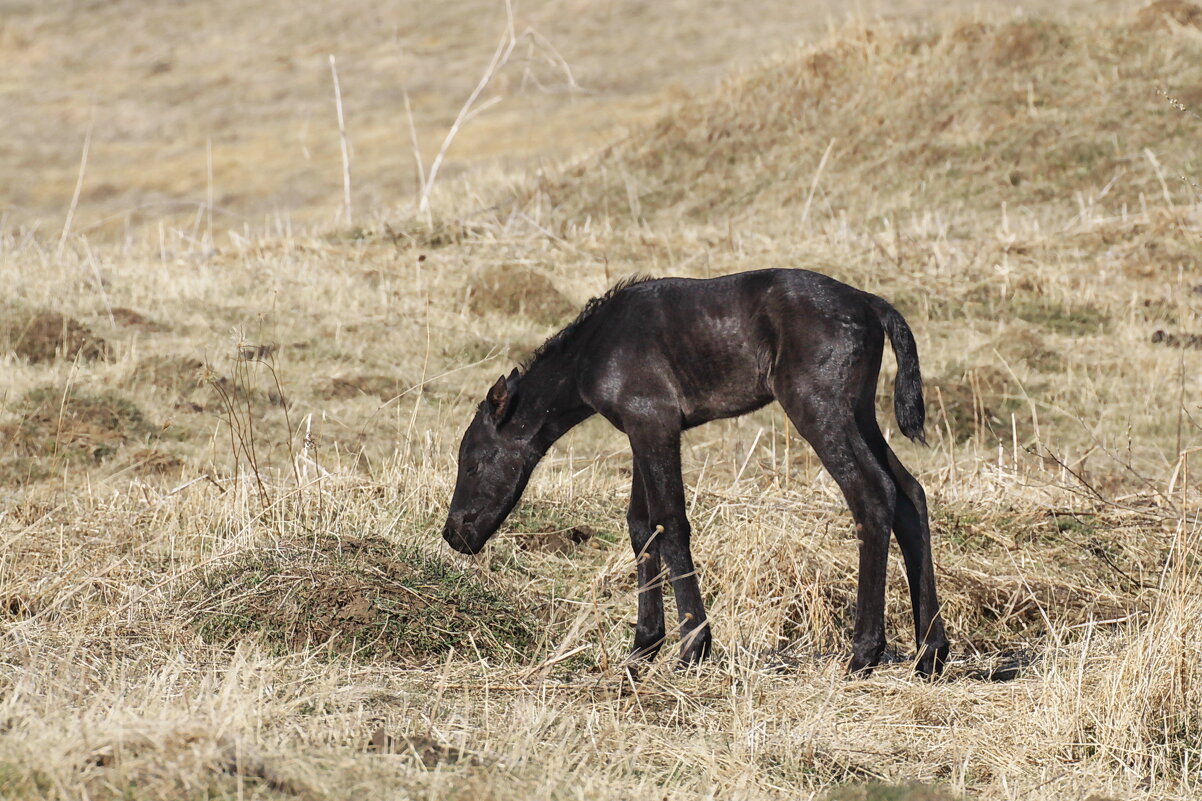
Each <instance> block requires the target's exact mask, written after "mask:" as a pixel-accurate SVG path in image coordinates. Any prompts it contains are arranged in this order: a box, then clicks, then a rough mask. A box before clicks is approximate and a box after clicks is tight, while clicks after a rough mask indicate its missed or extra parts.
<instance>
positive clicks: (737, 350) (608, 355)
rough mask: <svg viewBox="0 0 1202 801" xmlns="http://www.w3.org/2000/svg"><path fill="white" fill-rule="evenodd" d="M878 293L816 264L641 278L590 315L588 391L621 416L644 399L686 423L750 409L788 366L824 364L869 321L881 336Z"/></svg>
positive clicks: (584, 376) (607, 411)
mask: <svg viewBox="0 0 1202 801" xmlns="http://www.w3.org/2000/svg"><path fill="white" fill-rule="evenodd" d="M870 297H871V296H870V295H867V293H864V292H861V291H860V290H858V289H855V288H853V287H850V286H848V285H846V284H843V283H840V282H839V281H836V280H834V279H832V278H829V277H827V276H824V275H820V274H818V273H813V272H810V271H808V270H758V271H754V272H747V273H739V274H737V275H728V276H721V277H718V278H708V279H692V278H664V279H657V280H651V281H644V282H640V283H637V284H634V285H632V286H629V287H627V288H626V289H624V290H622V291H620V292H619V293H617V294H616V295H614V297H613V298H612V299H611V300H610V301H609V302H608V303H607V304H606V305H605V307H604V308H603V309H602V310H601V313H599V314H598V315H596V317H595V318H594V319H592V320H590V321H589V327H590V329H591V330H590V331H589V332H588V337H587V342H588V346H587V349H586V351H585V352H584V353H582V354H581V362H580V378H581V381H582V386H581V389H582V394H583V395H584V397H585V399H586V400H588V401H589V402H590V405H592V406H593V408H595V409H597V411H599V412H601V413H602V414H603V415H605V416H606V417H608V418H610V419H611V420H614V419H615V416H616V415H617V410H619V409H621V410H630V409H631V408H640V407H642V408H647V407H654V408H655V410H656V413H658V414H667V413H670V412H676V413H678V414H679V416H680V420H681V422H682V424H683V425H684V426H685V427H689V426H694V425H700V424H701V423H704V422H707V421H709V420H715V419H718V418H722V417H734V416H738V415H741V414H746V413H747V412H750V411H753V410H755V409H758V408H760V407H761V406H763V405H765V404H767V403H768V402H770V401H771V400H772V399H773V398H774V397H775V393H774V388H773V384H774V379H775V378H776V376H777V375H778V374H779V373H780V372H781V371H782V370H789V371H795V370H798V369H804V368H805V366H806V365H818V364H820V363H821V362H822V361H823V359H824V358H826V356H827V355H828V354H829V353H830V352H831V351H832V349H838V348H841V347H847V346H848V345H847V343H850V342H862V341H863V340H864V333H865V329H866V327H871V326H873V325H875V326H876V328H877V330H878V334H877V336H876V339H877V340H879V339H880V334H879V328H880V326H879V323H878V322H877V321H876V317H875V315H874V314H873V312H872V310H871V308H870V306H869V305H868V301H867V299H868V298H870ZM611 410H613V411H611Z"/></svg>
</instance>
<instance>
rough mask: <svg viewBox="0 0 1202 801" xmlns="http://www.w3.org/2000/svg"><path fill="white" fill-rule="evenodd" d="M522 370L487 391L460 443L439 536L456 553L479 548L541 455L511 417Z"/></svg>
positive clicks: (515, 498)
mask: <svg viewBox="0 0 1202 801" xmlns="http://www.w3.org/2000/svg"><path fill="white" fill-rule="evenodd" d="M520 378H521V374H520V373H519V372H518V371H517V370H514V371H513V372H512V373H510V374H509V377H508V378H506V377H505V376H502V377H501V378H499V379H497V383H495V384H493V387H492V389H490V390H489V391H488V396H487V397H486V398H485V399H484V401H483V402H482V403H481V404H480V407H479V409H477V410H476V416H475V417H474V418H473V419H472V422H471V425H469V426H468V427H467V431H466V432H465V433H464V435H463V442H461V443H460V444H459V475H458V477H457V478H456V480H455V494H454V495H452V496H451V508H450V510H449V512H448V514H447V524H446V526H444V527H443V530H442V537H443V539H445V540H446V541H447V542H448V543H449V544H450V546H451V547H452V548H454V549H455V550H457V551H459V552H460V553H469V554H470V553H478V552H479V551H480V549H481V548H483V547H484V543H486V542H487V541H488V538H489V537H491V536H492V535H493V534H494V533H496V530H497V529H498V528H500V526H501V523H502V522H504V520H505V518H506V517H507V516H508V515H509V513H510V511H512V510H513V507H514V506H515V505H516V504H517V502H518V498H520V497H521V495H522V490H523V489H525V488H526V482H527V481H528V480H529V479H530V474H531V473H532V472H533V471H534V466H535V465H536V464H538V460H539V457H540V456H542V454H541V453H540V452H538V451H537V450H536V449H535V448H534V447H533V445H532V444H531V441H530V439H531V438H530V436H529V432H528V431H525V430H524V429H523V428H522V427H521V426H520V425H519V424H518V423H517V422H516V421H515V420H513V412H514V407H515V406H516V404H517V393H518V382H519V379H520Z"/></svg>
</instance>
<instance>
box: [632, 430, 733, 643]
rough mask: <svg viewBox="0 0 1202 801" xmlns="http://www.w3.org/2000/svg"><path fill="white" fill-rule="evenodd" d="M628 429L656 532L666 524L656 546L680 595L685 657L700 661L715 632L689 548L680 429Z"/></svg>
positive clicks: (679, 607)
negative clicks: (712, 628) (711, 630)
mask: <svg viewBox="0 0 1202 801" xmlns="http://www.w3.org/2000/svg"><path fill="white" fill-rule="evenodd" d="M627 433H628V434H629V436H630V447H631V450H632V451H634V461H635V465H636V469H635V472H636V475H637V476H638V477H640V478H642V481H643V491H644V497H645V500H646V505H647V518H648V522H649V524H650V526H651V530H652V532H653V533H654V532H656V531H657V530H658V529H659V528H660V527H662V531H658V533H657V534H654V536H655V542H654V544H653V546H652V547H654V548H656V549H657V550H658V551H659V556H660V557H661V558H662V559H663V561H664V563H665V564H666V565H667V567H668V579H669V580H670V581H671V582H672V591H673V593H674V594H675V595H676V611H677V613H678V615H679V618H680V660H681V662H682V663H685V664H692V663H695V662H699V661H701V660H702V659H704V658H705V657H706V656H708V655H709V652H710V649H711V648H712V644H713V637H712V635H711V634H710V629H709V622H708V621H707V620H706V616H705V605H704V603H703V602H702V600H701V587H700V585H699V584H698V582H697V569H696V567H695V566H694V565H693V554H692V552H691V551H690V549H689V537H690V534H691V529H690V527H689V521H688V518H686V517H685V504H684V480H683V479H682V478H681V475H680V431H679V429H675V430H673V429H671V428H669V427H668V426H665V425H663V424H661V423H659V422H654V423H651V424H649V425H646V426H643V427H630V426H628V427H627ZM656 561H657V562H658V560H656ZM656 567H657V568H658V565H656ZM640 608H641V607H640Z"/></svg>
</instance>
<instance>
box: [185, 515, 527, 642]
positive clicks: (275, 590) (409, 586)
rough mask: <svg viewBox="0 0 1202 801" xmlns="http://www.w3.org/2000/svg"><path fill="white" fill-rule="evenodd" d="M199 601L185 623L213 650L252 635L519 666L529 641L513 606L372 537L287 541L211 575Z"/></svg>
mask: <svg viewBox="0 0 1202 801" xmlns="http://www.w3.org/2000/svg"><path fill="white" fill-rule="evenodd" d="M196 592H198V593H199V597H197V598H195V599H192V600H193V603H192V607H193V608H194V609H195V610H196V612H195V613H194V614H193V616H192V624H193V625H194V626H195V627H196V628H197V630H198V631H199V632H200V633H201V635H202V636H203V637H204V638H205V639H206V640H208V641H210V642H217V643H229V642H234V641H237V640H240V639H242V638H245V637H246V636H247V635H255V636H258V637H260V638H262V640H263V641H264V642H265V643H267V644H269V645H272V646H275V647H277V648H279V649H281V650H293V651H294V650H297V649H301V648H305V647H310V646H325V647H328V648H329V649H330V651H332V652H333V653H337V654H343V655H348V656H354V657H357V658H362V659H388V660H403V661H408V662H419V663H424V662H427V661H431V660H433V659H435V658H438V657H439V656H441V655H443V654H446V653H447V652H449V651H451V650H452V649H454V650H456V651H458V652H461V653H469V654H474V653H475V652H476V651H479V653H480V654H481V655H483V656H486V657H487V656H493V657H501V658H521V657H522V656H524V655H525V654H526V652H527V651H528V650H529V648H530V646H531V645H532V644H533V642H534V632H535V625H534V621H533V618H532V617H531V616H530V615H529V614H528V613H527V612H526V611H524V609H523V604H522V603H521V602H520V601H519V600H518V599H516V598H514V597H510V596H509V595H507V594H505V593H503V592H502V591H499V590H496V589H494V588H491V587H488V586H486V585H485V584H484V583H483V582H481V581H480V580H479V579H477V578H475V577H474V576H472V575H470V574H468V573H465V572H464V571H462V570H459V569H458V568H456V567H454V566H452V565H451V564H449V563H447V562H444V561H442V560H441V559H437V558H434V557H431V556H429V555H427V554H423V553H422V552H421V551H419V550H418V549H417V548H414V547H412V546H410V547H405V546H398V545H397V544H395V543H392V542H389V541H386V540H383V539H379V538H375V537H336V536H333V535H319V536H318V537H316V538H315V539H303V540H292V541H284V542H281V543H279V544H278V545H276V546H275V547H265V548H263V549H262V550H258V551H253V552H251V553H247V554H244V555H241V556H239V557H237V558H235V559H232V560H230V561H227V562H224V563H222V564H221V565H219V566H217V567H215V568H214V569H212V570H210V571H208V573H207V574H206V575H205V577H204V579H203V581H202V583H201V585H200V586H199V588H198V589H197V590H196Z"/></svg>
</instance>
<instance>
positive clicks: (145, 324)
mask: <svg viewBox="0 0 1202 801" xmlns="http://www.w3.org/2000/svg"><path fill="white" fill-rule="evenodd" d="M111 312H112V315H113V319H114V320H116V321H117V325H122V326H125V327H126V328H140V329H142V330H143V331H146V332H148V333H155V334H157V333H161V332H163V331H170V330H171V329H170V327H168V326H166V325H163V324H162V323H160V322H158V321H157V320H152V319H151V318H149V317H147V316H146V315H144V314H142V313H141V312H138V311H134V310H133V309H128V308H126V307H124V306H115V307H114V308H113V309H112V310H111Z"/></svg>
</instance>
